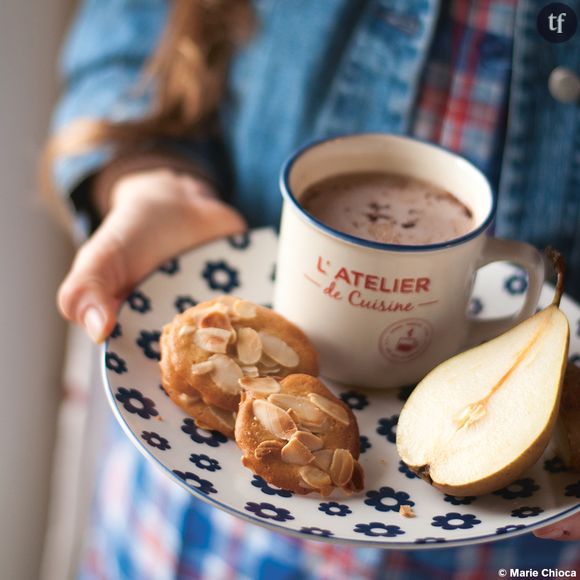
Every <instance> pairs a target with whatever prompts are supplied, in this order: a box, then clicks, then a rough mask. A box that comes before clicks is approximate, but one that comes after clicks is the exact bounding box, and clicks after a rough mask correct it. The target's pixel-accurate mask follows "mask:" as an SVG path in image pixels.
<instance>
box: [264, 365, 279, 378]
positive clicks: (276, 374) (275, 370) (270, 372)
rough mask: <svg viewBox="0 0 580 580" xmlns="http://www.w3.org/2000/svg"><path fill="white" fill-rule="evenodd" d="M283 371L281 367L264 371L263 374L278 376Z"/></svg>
mask: <svg viewBox="0 0 580 580" xmlns="http://www.w3.org/2000/svg"><path fill="white" fill-rule="evenodd" d="M281 370H282V369H281V368H280V367H272V368H271V369H264V370H263V371H262V374H264V375H274V376H278V375H279V374H280V371H281Z"/></svg>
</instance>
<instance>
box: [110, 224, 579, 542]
mask: <svg viewBox="0 0 580 580" xmlns="http://www.w3.org/2000/svg"><path fill="white" fill-rule="evenodd" d="M275 259H276V236H275V234H274V232H273V231H272V230H269V229H268V230H266V229H262V230H256V231H254V232H252V233H251V234H250V235H245V236H240V237H236V238H231V239H228V240H221V241H218V242H214V243H211V244H208V245H206V246H204V247H201V248H199V249H196V250H194V251H192V252H189V253H188V254H185V255H183V256H181V257H179V258H177V259H175V260H172V261H171V262H169V263H167V264H165V265H164V266H163V267H162V268H160V269H159V270H158V271H157V272H156V273H155V274H153V275H152V276H150V277H149V278H148V279H147V280H145V282H143V284H141V286H140V287H139V288H138V289H136V290H135V291H134V292H133V294H132V295H131V296H130V297H129V299H128V300H127V302H126V303H125V304H124V305H123V307H122V309H121V311H120V314H119V324H118V325H117V328H116V329H115V331H114V332H113V335H112V336H111V338H110V339H109V340H108V341H107V343H106V344H105V346H104V348H103V369H104V384H105V389H106V392H107V396H108V398H109V401H110V404H111V407H112V409H113V412H114V413H115V416H116V417H117V419H118V421H119V423H120V424H121V426H122V427H123V429H124V430H125V432H126V433H127V435H128V436H129V437H130V439H131V440H132V441H133V443H134V444H135V445H136V446H137V448H138V449H139V450H140V451H141V452H142V453H143V454H144V455H145V456H146V457H147V458H148V459H150V460H151V461H153V462H154V463H156V464H157V465H158V466H159V467H160V468H161V469H163V470H164V471H165V473H166V474H167V476H168V477H170V478H171V479H173V480H174V481H175V482H176V483H177V484H179V485H181V486H182V487H184V488H185V489H187V490H189V491H190V492H191V493H192V494H193V495H194V496H195V497H197V498H199V499H202V500H203V501H206V502H208V503H210V504H212V505H214V506H216V507H218V508H220V509H223V510H225V511H227V512H229V513H231V514H234V515H236V516H239V517H241V518H243V519H245V520H248V521H251V522H253V523H255V524H258V525H261V526H265V527H268V528H271V529H274V530H276V531H280V532H286V533H289V534H294V535H300V536H303V537H309V538H319V539H322V540H326V541H330V542H340V543H344V544H350V545H353V546H355V545H356V546H365V545H366V546H372V547H393V548H394V547H396V548H412V549H417V548H425V547H448V546H459V545H467V544H473V543H477V542H485V541H491V540H498V539H501V538H507V537H511V536H515V535H519V534H522V533H524V532H527V531H530V530H532V529H535V528H538V527H540V526H543V525H545V524H547V523H550V522H554V521H556V520H558V519H560V518H563V517H565V516H567V515H570V514H572V513H573V512H576V511H578V510H579V509H580V474H578V473H569V472H566V471H565V470H564V469H563V467H562V463H561V461H560V460H559V459H558V458H557V457H555V456H554V452H553V450H552V449H550V448H549V449H548V450H547V451H546V453H545V454H544V456H543V457H542V459H541V460H540V461H539V462H538V463H537V465H535V466H534V468H533V469H531V470H530V471H529V472H528V473H526V474H525V475H523V476H522V477H521V479H519V480H518V481H517V482H515V483H513V484H512V485H510V486H509V487H507V488H506V489H504V490H501V491H499V492H496V493H494V494H490V495H487V496H482V497H471V498H456V497H452V496H446V495H443V494H442V493H440V492H438V491H437V490H435V489H434V488H432V487H430V486H429V485H428V484H426V483H425V482H423V481H421V480H419V479H418V478H416V477H415V476H414V475H413V474H412V473H410V472H409V471H408V470H407V469H406V467H405V465H403V464H402V463H401V462H400V460H399V457H398V455H397V452H396V448H395V433H396V424H397V418H398V414H399V412H400V410H401V407H402V405H403V401H404V400H405V397H406V396H407V395H408V389H399V390H395V391H390V392H386V393H379V392H373V391H367V392H355V391H352V390H349V389H344V388H341V387H340V386H338V385H331V386H332V388H333V389H334V391H335V392H336V394H337V395H338V396H340V397H341V398H342V399H343V400H344V401H346V402H347V403H348V404H349V405H350V406H351V407H352V409H353V410H354V412H355V414H356V417H357V419H358V423H359V427H360V432H361V451H362V454H361V463H362V465H363V467H364V470H365V474H366V480H365V484H366V488H365V490H364V492H363V493H362V494H360V495H357V496H355V497H351V498H349V499H340V500H332V499H321V498H319V497H318V498H317V497H300V496H296V495H293V494H292V493H290V492H286V491H282V490H279V489H276V488H273V487H271V486H269V485H267V484H266V483H265V482H264V481H263V480H261V479H260V478H258V477H255V476H254V475H253V474H252V473H251V472H250V471H249V470H247V469H245V468H244V467H242V465H241V464H240V453H239V450H238V448H237V447H236V444H235V443H234V442H233V441H227V440H226V439H225V437H223V436H222V435H221V434H219V433H215V432H212V433H210V432H207V431H204V430H202V429H198V428H196V427H195V425H194V423H193V421H192V420H191V419H189V418H188V417H187V415H185V414H184V413H183V411H181V410H180V409H179V408H178V407H177V406H175V405H174V404H173V403H172V402H171V401H170V400H169V398H168V397H167V396H166V395H165V393H164V392H163V390H162V389H161V387H160V378H159V370H158V364H157V360H158V357H159V343H158V339H159V331H160V329H161V328H162V326H163V325H164V324H165V323H166V322H168V321H169V320H171V319H172V318H173V316H174V315H175V314H176V313H177V312H178V311H181V310H183V309H185V308H187V307H189V306H191V305H192V304H195V303H196V302H198V301H203V300H207V299H209V298H212V297H214V296H217V295H220V294H222V293H224V292H227V293H234V294H236V295H239V296H242V297H244V298H246V299H248V300H251V301H254V302H257V303H260V304H265V305H268V304H269V303H270V300H271V296H272V285H273V279H274V273H275V268H274V264H275ZM525 287H526V280H525V277H524V276H523V275H522V274H521V273H520V272H519V270H517V269H515V268H514V267H513V266H510V265H507V264H495V265H492V266H488V267H487V268H486V269H485V270H483V271H482V273H481V274H480V275H479V276H478V280H477V283H476V287H475V293H474V299H473V300H472V303H471V307H470V308H471V311H472V313H473V314H474V315H477V316H500V315H503V314H508V313H509V312H514V311H515V310H517V308H518V307H519V305H520V304H521V303H522V299H523V294H524V292H525ZM551 294H552V290H551V289H550V288H548V287H547V288H546V289H545V291H544V293H543V295H542V301H541V302H542V304H545V303H547V302H549V301H550V300H551ZM562 307H563V310H564V311H565V312H566V314H567V316H568V318H569V320H570V326H571V331H572V332H571V348H570V356H571V358H572V359H573V360H574V361H576V362H577V363H578V364H580V336H579V335H580V308H579V307H578V306H577V305H576V304H575V303H573V302H572V301H571V300H570V299H568V298H566V297H564V299H563V301H562ZM401 504H407V505H411V506H413V510H414V512H415V514H416V517H414V518H412V519H407V518H403V517H402V516H401V515H400V514H399V513H398V512H399V506H400V505H401Z"/></svg>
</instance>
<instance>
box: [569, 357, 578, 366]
mask: <svg viewBox="0 0 580 580" xmlns="http://www.w3.org/2000/svg"><path fill="white" fill-rule="evenodd" d="M568 361H569V362H571V363H572V364H573V365H576V366H577V367H580V354H573V355H572V356H571V357H570V358H569V359H568Z"/></svg>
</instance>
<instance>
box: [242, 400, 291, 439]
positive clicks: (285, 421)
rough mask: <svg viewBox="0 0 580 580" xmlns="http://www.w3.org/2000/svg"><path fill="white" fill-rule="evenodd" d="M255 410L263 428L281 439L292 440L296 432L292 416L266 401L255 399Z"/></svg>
mask: <svg viewBox="0 0 580 580" xmlns="http://www.w3.org/2000/svg"><path fill="white" fill-rule="evenodd" d="M253 410H254V415H255V417H256V419H258V421H259V422H260V423H261V424H262V427H264V429H267V430H268V431H270V433H272V434H273V435H275V436H276V437H278V438H280V439H290V437H292V434H293V433H294V432H295V431H296V423H294V421H293V420H292V418H291V417H290V415H288V413H286V411H283V410H282V409H280V407H276V405H272V403H269V402H268V401H266V400H264V399H255V400H254V402H253Z"/></svg>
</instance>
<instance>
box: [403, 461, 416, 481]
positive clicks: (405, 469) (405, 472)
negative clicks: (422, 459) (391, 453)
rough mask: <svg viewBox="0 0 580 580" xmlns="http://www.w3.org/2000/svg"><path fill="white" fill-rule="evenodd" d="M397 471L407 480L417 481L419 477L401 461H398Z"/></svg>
mask: <svg viewBox="0 0 580 580" xmlns="http://www.w3.org/2000/svg"><path fill="white" fill-rule="evenodd" d="M399 471H400V472H401V473H402V474H403V475H404V476H405V477H406V478H407V479H419V476H418V475H417V474H416V473H415V472H414V471H411V470H410V469H409V466H408V465H407V464H406V463H405V462H404V461H403V460H402V459H399Z"/></svg>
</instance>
